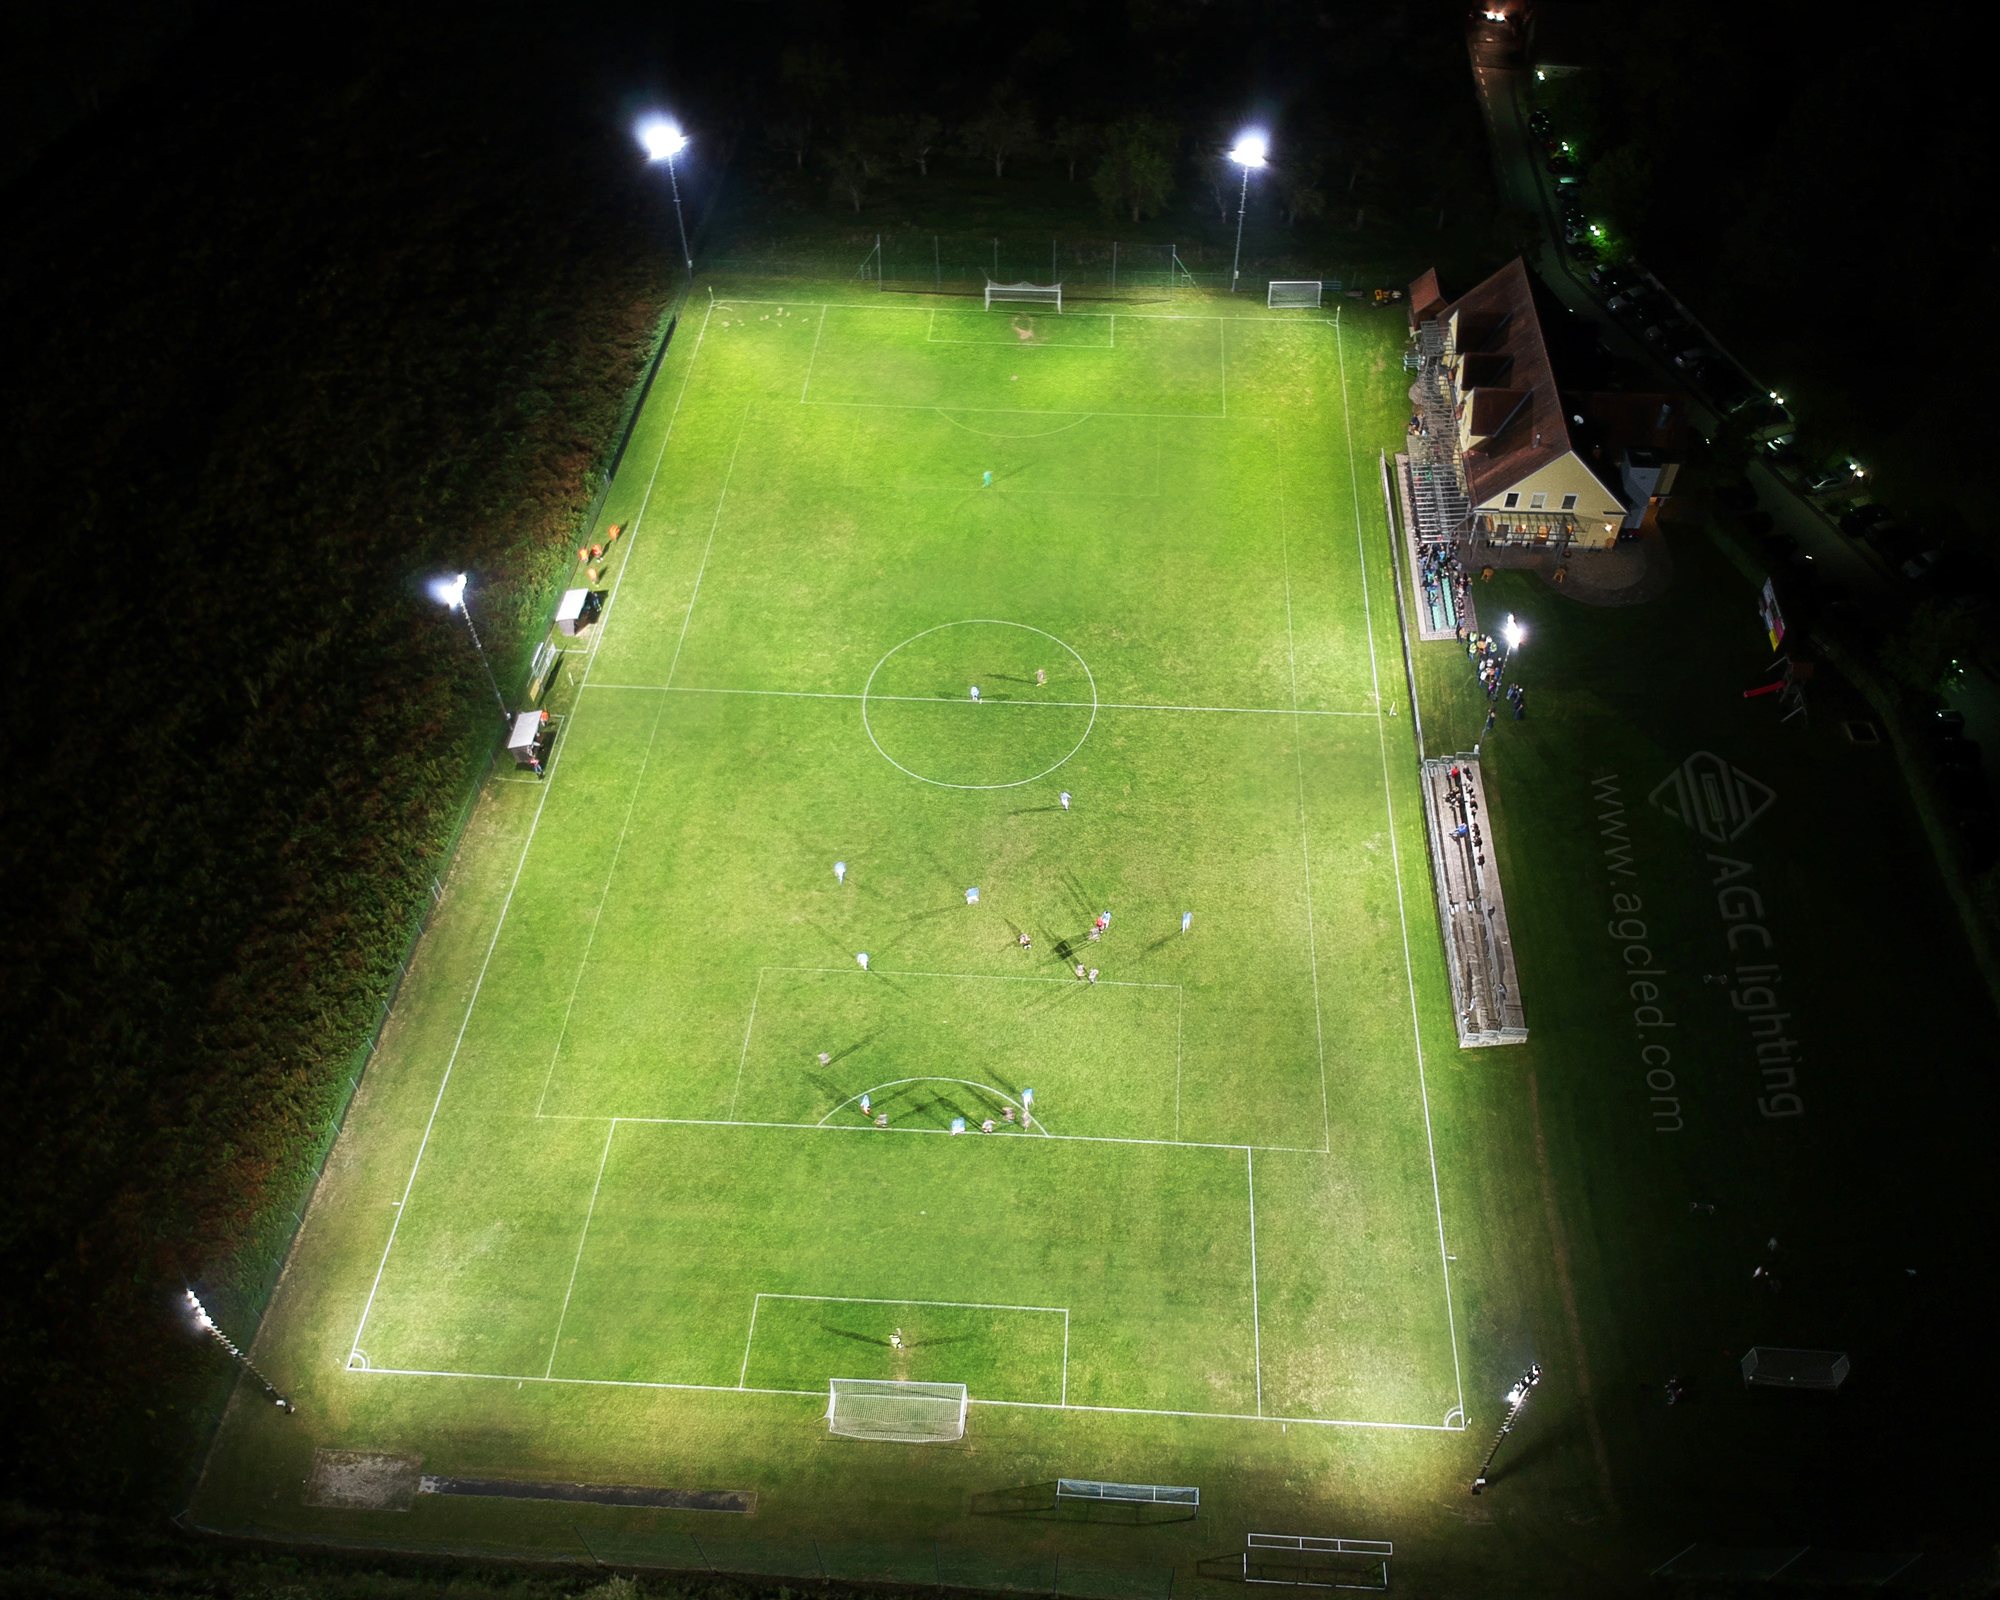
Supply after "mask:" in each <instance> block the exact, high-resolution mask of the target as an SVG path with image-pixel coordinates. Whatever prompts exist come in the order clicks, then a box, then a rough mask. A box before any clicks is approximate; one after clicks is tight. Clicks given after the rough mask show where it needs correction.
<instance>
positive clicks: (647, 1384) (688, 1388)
mask: <svg viewBox="0 0 2000 1600" xmlns="http://www.w3.org/2000/svg"><path fill="white" fill-rule="evenodd" d="M341 1371H342V1372H343V1373H344V1374H345V1375H346V1376H348V1377H351V1378H448V1379H456V1380H458V1381H460V1382H464V1383H514V1384H521V1383H547V1384H569V1385H573V1386H575V1387H577V1388H587V1389H676V1390H680V1391H682V1392H683V1393H691V1394H771V1395H792V1396H801V1397H803V1398H805V1399H808V1400H813V1401H816V1402H823V1401H824V1400H825V1399H826V1391H825V1390H824V1389H745V1388H741V1387H739V1386H738V1385H736V1384H733V1383H665V1382H659V1381H655V1380H653V1379H648V1378H545V1377H537V1376H536V1375H535V1374H534V1373H531V1372H441V1371H436V1370H433V1369H429V1368H424V1367H343V1368H342V1369H341ZM967 1401H968V1403H969V1404H971V1405H975V1406H995V1407H1002V1408H1008V1409H1012V1410H1016V1411H1087V1412H1092V1413H1094V1414H1096V1415H1099V1416H1112V1417H1183V1418H1187V1419H1189V1420H1191V1421H1196V1422H1264V1423H1271V1422H1276V1423H1281V1424H1283V1425H1284V1426H1286V1427H1292V1428H1376V1429H1380V1430H1383V1431H1385V1432H1390V1433H1463V1432H1464V1431H1465V1424H1464V1423H1463V1422H1462V1421H1461V1422H1460V1423H1459V1424H1458V1425H1457V1426H1455V1427H1454V1426H1452V1425H1450V1424H1447V1423H1440V1422H1366V1421H1362V1420H1360V1419H1358V1418H1352V1417H1280V1416H1268V1417H1259V1416H1253V1415H1251V1414H1250V1413H1249V1412H1247V1411H1168V1410H1162V1409H1157V1408H1154V1407H1150V1406H1092V1405H1084V1404H1082V1403H1077V1404H1074V1405H1072V1404H1071V1403H1070V1402H1069V1400H1068V1399H1067V1398H1065V1399H1064V1400H1062V1401H1061V1402H1060V1403H1059V1404H1051V1403H1050V1402H1048V1401H1045V1400H980V1399H975V1398H973V1397H972V1396H967Z"/></svg>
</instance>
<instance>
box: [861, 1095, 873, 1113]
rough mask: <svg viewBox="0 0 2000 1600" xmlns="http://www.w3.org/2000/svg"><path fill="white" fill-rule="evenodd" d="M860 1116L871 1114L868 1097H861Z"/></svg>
mask: <svg viewBox="0 0 2000 1600" xmlns="http://www.w3.org/2000/svg"><path fill="white" fill-rule="evenodd" d="M861 1114H862V1115H863V1116H864V1117H865V1116H868V1115H870V1114H871V1113H870V1111H869V1107H868V1096H866V1095H865V1094H864V1095H863V1096H862V1097H861Z"/></svg>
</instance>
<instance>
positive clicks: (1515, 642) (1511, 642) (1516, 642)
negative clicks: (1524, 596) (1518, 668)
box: [1500, 611, 1528, 656]
mask: <svg viewBox="0 0 2000 1600" xmlns="http://www.w3.org/2000/svg"><path fill="white" fill-rule="evenodd" d="M1500 632H1501V635H1502V637H1503V638H1505V639H1506V641H1507V654H1509V655H1510V656H1511V655H1512V654H1513V653H1514V652H1515V651H1516V650H1518V649H1520V648H1521V641H1522V640H1523V639H1525V638H1527V637H1528V630H1527V629H1526V628H1524V627H1522V626H1521V624H1520V623H1518V622H1516V621H1515V620H1514V613H1513V612H1511V611H1510V612H1508V613H1507V626H1506V627H1504V628H1502V629H1501V630H1500Z"/></svg>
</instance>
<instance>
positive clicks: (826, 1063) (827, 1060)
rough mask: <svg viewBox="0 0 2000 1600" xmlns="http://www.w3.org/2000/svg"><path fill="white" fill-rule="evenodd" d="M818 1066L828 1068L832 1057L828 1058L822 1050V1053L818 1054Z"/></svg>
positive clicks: (831, 1063) (831, 1062)
mask: <svg viewBox="0 0 2000 1600" xmlns="http://www.w3.org/2000/svg"><path fill="white" fill-rule="evenodd" d="M819 1064H820V1065H821V1066H823V1067H829V1066H832V1065H833V1057H832V1056H830V1055H828V1054H827V1053H826V1052H825V1051H824V1050H822V1051H820V1053H819Z"/></svg>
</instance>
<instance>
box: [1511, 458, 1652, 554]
mask: <svg viewBox="0 0 2000 1600" xmlns="http://www.w3.org/2000/svg"><path fill="white" fill-rule="evenodd" d="M1515 493H1518V494H1519V495H1520V497H1521V500H1520V504H1519V505H1517V506H1515V507H1514V508H1513V509H1512V510H1511V511H1510V510H1509V509H1508V508H1507V496H1508V495H1509V494H1515ZM1538 494H1546V495H1547V496H1548V497H1549V498H1548V501H1547V503H1546V504H1545V505H1544V506H1543V507H1542V509H1543V511H1545V512H1560V511H1561V510H1562V497H1563V496H1564V495H1566V494H1573V495H1575V496H1576V509H1575V510H1574V511H1573V512H1571V513H1570V515H1572V516H1574V517H1577V518H1579V519H1581V522H1580V525H1579V527H1578V529H1577V533H1576V537H1575V539H1574V540H1573V541H1572V543H1573V544H1576V545H1580V546H1584V547H1593V546H1597V545H1611V544H1616V543H1617V542H1618V525H1619V524H1620V523H1621V522H1623V521H1624V520H1625V507H1624V506H1623V504H1621V503H1620V501H1619V499H1618V497H1617V496H1616V495H1614V494H1612V493H1611V492H1610V491H1609V490H1608V489H1606V488H1605V487H1604V485H1603V484H1601V483H1600V482H1598V481H1597V478H1596V477H1595V476H1594V475H1593V474H1592V473H1591V470H1590V468H1589V467H1588V466H1586V465H1585V464H1584V461H1583V458H1582V457H1581V456H1579V455H1578V454H1577V453H1576V452H1575V451H1573V450H1572V451H1568V452H1566V453H1565V454H1563V455H1560V456H1558V457H1556V459H1555V460H1553V461H1551V462H1549V463H1548V464H1547V465H1546V466H1544V467H1543V468H1542V469H1541V470H1540V471H1538V472H1531V473H1529V474H1528V476H1526V477H1525V478H1522V479H1521V480H1520V481H1519V482H1518V483H1510V484H1508V485H1507V486H1506V487H1505V488H1504V489H1502V490H1500V491H1499V492H1498V493H1496V494H1494V495H1493V496H1492V498H1490V499H1487V500H1482V501H1481V502H1480V503H1479V504H1478V505H1477V506H1476V507H1474V509H1475V510H1476V511H1478V512H1480V513H1482V514H1484V515H1489V516H1495V517H1500V518H1502V519H1505V518H1507V517H1509V516H1519V517H1521V518H1523V519H1527V518H1531V517H1533V516H1534V515H1535V513H1534V512H1533V511H1531V510H1530V509H1529V503H1530V502H1531V501H1532V500H1533V499H1534V497H1535V496H1536V495H1538Z"/></svg>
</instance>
